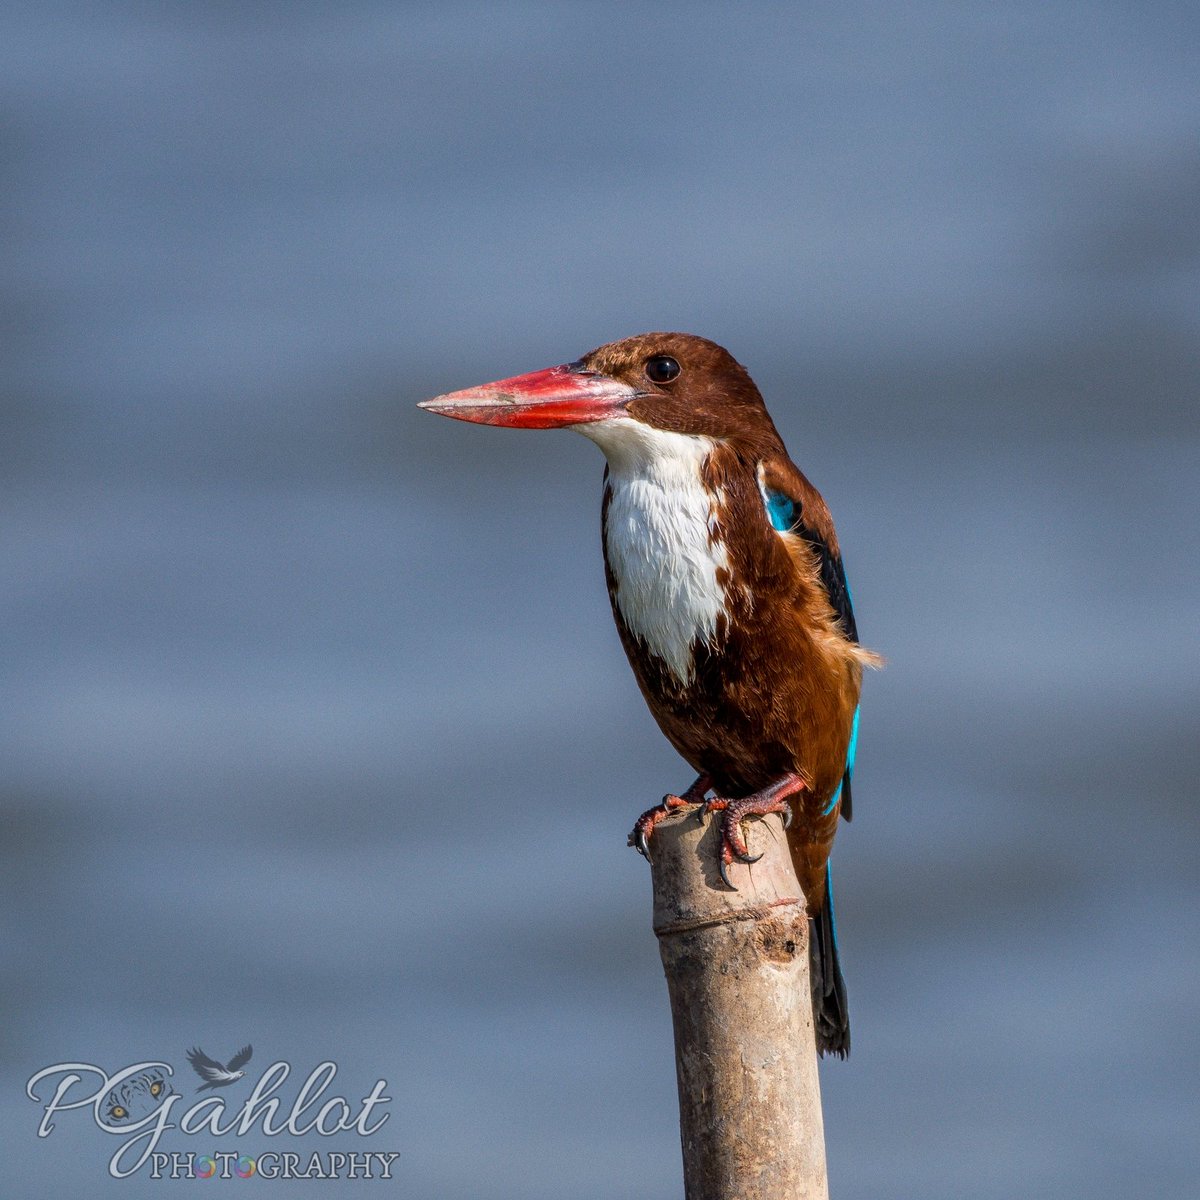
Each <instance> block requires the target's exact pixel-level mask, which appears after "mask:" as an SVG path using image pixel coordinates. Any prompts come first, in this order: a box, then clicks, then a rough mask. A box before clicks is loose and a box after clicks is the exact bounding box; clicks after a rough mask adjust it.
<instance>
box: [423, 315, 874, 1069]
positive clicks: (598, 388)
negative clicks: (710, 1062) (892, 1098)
mask: <svg viewBox="0 0 1200 1200" xmlns="http://www.w3.org/2000/svg"><path fill="white" fill-rule="evenodd" d="M423 407H426V408H429V409H431V410H432V411H435V412H440V413H443V414H444V415H447V416H452V417H458V418H459V419H463V420H469V421H475V422H481V423H486V424H496V425H508V426H512V427H517V428H551V427H570V428H573V429H576V430H577V431H578V432H580V433H583V434H584V435H585V436H588V437H590V438H592V440H594V441H596V442H597V443H598V444H599V445H600V447H601V448H602V449H603V450H604V452H605V455H606V457H607V459H608V465H607V467H606V469H605V477H604V496H603V504H602V516H601V520H602V530H603V544H604V557H605V573H606V578H607V582H608V591H609V598H610V600H611V603H612V609H613V615H614V617H615V619H616V624H617V629H618V632H619V634H620V637H621V643H622V645H623V646H624V648H625V653H626V655H627V656H628V658H629V662H630V664H631V666H632V667H633V671H634V675H635V676H636V678H637V682H638V686H639V687H640V688H641V691H642V694H643V696H644V697H645V699H646V703H647V704H648V706H649V708H650V711H651V712H652V713H653V715H654V717H655V720H656V721H657V722H658V724H659V726H660V728H661V729H662V731H663V733H664V734H665V735H666V737H667V738H668V740H669V741H670V742H671V744H672V745H673V746H674V747H675V749H676V750H678V752H679V753H680V754H681V755H682V756H683V758H684V759H685V760H686V761H687V762H688V763H689V764H690V765H691V766H692V767H693V768H694V769H695V770H696V772H697V775H698V778H697V780H696V782H695V783H694V784H693V785H692V786H691V787H690V788H689V789H688V790H687V791H686V792H684V793H683V794H682V796H671V797H667V798H666V800H664V804H663V805H661V806H657V807H656V808H655V809H652V810H650V811H649V812H647V813H646V814H644V815H643V816H642V818H640V819H639V822H638V824H637V826H635V829H634V833H633V834H631V835H630V836H631V842H632V843H633V844H636V845H638V846H639V848H640V849H642V850H643V851H645V850H646V847H647V843H648V841H649V839H651V837H652V833H653V828H654V825H655V824H656V823H657V821H658V820H659V819H661V818H662V816H664V815H665V814H666V813H667V812H670V811H674V810H675V809H676V808H678V807H680V806H681V805H682V804H684V803H703V805H704V808H705V810H706V811H716V810H720V809H724V817H723V818H722V820H723V821H724V823H725V828H724V832H725V837H724V842H723V846H724V849H723V857H722V863H721V868H722V875H723V876H724V875H725V867H726V865H727V864H728V863H729V862H730V861H732V860H733V859H740V860H742V861H747V860H746V857H745V854H746V851H745V844H744V842H743V840H742V837H741V834H740V828H739V825H740V821H741V820H742V819H743V817H745V816H746V815H748V814H751V813H763V812H774V811H784V810H785V809H786V810H787V811H788V812H789V814H790V815H792V817H793V819H792V821H791V824H790V827H789V830H788V844H789V848H790V850H791V854H792V859H793V862H794V864H795V867H796V872H797V875H798V876H799V879H800V883H801V886H802V887H803V888H804V892H805V898H806V900H807V902H808V907H809V912H810V915H811V916H812V918H813V922H814V935H815V936H814V937H813V939H812V945H813V989H814V1015H815V1020H816V1026H817V1040H818V1046H819V1047H820V1048H821V1050H822V1051H823V1052H829V1051H831V1052H833V1053H836V1054H840V1055H844V1054H846V1053H847V1052H848V1050H849V1045H850V1033H849V1018H848V1014H847V1010H846V997H845V987H844V984H843V982H842V977H841V971H840V967H839V965H838V958H837V945H836V937H835V932H834V926H833V915H832V895H831V891H830V885H829V872H828V862H829V853H830V850H831V848H832V846H833V839H834V834H835V833H836V830H837V825H838V818H839V815H842V814H844V815H845V816H846V818H847V819H849V816H850V811H849V809H850V772H851V770H852V767H853V752H854V740H855V734H856V730H857V710H858V701H859V691H860V688H861V683H862V671H863V667H864V665H869V664H873V663H874V662H876V661H877V660H876V659H875V656H874V655H872V654H871V653H870V652H869V651H865V650H864V649H863V648H862V647H861V646H860V645H859V644H858V631H857V627H856V624H855V621H854V614H853V611H852V608H851V604H850V594H849V589H848V587H847V586H846V580H845V573H844V571H843V568H842V561H841V553H840V549H839V546H838V540H837V533H836V531H835V530H834V525H833V520H832V518H831V517H830V514H829V510H828V508H827V507H826V505H825V502H824V500H823V499H822V498H821V496H820V493H819V492H818V491H817V490H816V488H815V487H813V485H812V484H811V483H810V482H809V481H808V480H807V479H806V478H805V476H804V475H803V474H802V473H801V472H800V471H799V470H798V469H797V467H796V466H795V465H794V464H793V463H792V462H791V460H790V459H789V458H788V455H787V451H786V449H785V447H784V444H783V441H782V439H781V438H780V436H779V433H778V431H777V430H776V428H775V425H774V422H773V421H772V420H771V417H770V415H769V414H768V412H767V409H766V406H765V405H764V403H763V400H762V396H761V395H760V394H759V391H758V388H757V387H756V386H755V385H754V382H753V380H752V379H751V378H750V376H749V374H748V373H747V372H746V370H745V368H744V367H742V366H741V364H739V363H738V362H737V361H736V360H735V359H734V358H733V357H732V356H731V355H730V354H729V353H728V351H726V350H724V349H723V348H722V347H720V346H718V345H716V344H715V343H713V342H710V341H707V340H706V339H704V338H698V337H694V336H692V335H689V334H680V333H649V334H642V335H640V336H638V337H633V338H626V339H624V340H623V341H619V342H613V343H611V344H609V345H606V346H601V347H600V348H598V349H596V350H593V351H592V352H591V353H590V354H587V355H585V356H584V357H583V358H582V359H579V360H578V361H576V362H573V363H568V364H566V365H564V366H562V367H554V368H550V369H548V370H546V371H539V372H534V373H533V374H531V375H525V376H518V377H515V378H512V379H507V380H501V381H499V382H498V383H495V384H487V385H484V386H483V387H479V388H471V389H467V390H466V391H463V392H456V393H452V394H450V395H447V396H442V397H438V398H436V399H435V400H431V401H426V402H425V404H424V405H423ZM710 790H711V791H712V792H714V793H715V795H714V797H713V798H712V799H707V798H706V797H707V794H708V792H709V791H710ZM789 804H790V808H789V807H788V806H789Z"/></svg>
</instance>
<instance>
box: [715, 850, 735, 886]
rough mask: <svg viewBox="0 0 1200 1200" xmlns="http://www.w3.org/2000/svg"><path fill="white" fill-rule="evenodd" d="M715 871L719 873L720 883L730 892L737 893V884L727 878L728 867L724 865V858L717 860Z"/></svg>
mask: <svg viewBox="0 0 1200 1200" xmlns="http://www.w3.org/2000/svg"><path fill="white" fill-rule="evenodd" d="M717 869H718V870H719V871H720V872H721V882H722V883H723V884H724V885H725V886H726V887H727V888H729V890H730V891H731V892H736V891H737V884H736V883H734V882H733V880H732V879H730V878H729V867H728V866H727V865H726V863H725V856H724V855H722V856H721V857H720V858H718V859H717Z"/></svg>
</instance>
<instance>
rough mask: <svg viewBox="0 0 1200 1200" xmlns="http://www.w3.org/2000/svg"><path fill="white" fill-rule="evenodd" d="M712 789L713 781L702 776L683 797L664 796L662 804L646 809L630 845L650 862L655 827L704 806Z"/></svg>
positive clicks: (639, 819) (633, 832) (631, 835)
mask: <svg viewBox="0 0 1200 1200" xmlns="http://www.w3.org/2000/svg"><path fill="white" fill-rule="evenodd" d="M710 787H712V780H711V779H709V777H708V776H707V775H701V776H699V777H698V778H697V780H696V782H695V783H693V784H692V786H691V787H690V788H688V790H687V791H686V792H684V793H683V795H682V796H664V797H663V798H662V803H661V804H656V805H655V806H654V807H653V808H648V809H646V811H645V812H644V813H642V815H641V816H640V817H638V819H637V821H636V822H634V826H633V831H632V832H631V833H630V835H629V845H631V846H632V847H633V848H634V849H635V850H636V851H637V852H638V853H639V854H640V855H641V856H642V857H643V858H644V859H645V860H646V861H647V862H649V861H650V835H651V834H652V833H653V832H654V827H655V826H656V825H657V824H658V823H659V821H661V820H663V818H664V817H669V816H670V815H671V814H672V813H673V812H678V811H679V810H680V809H681V808H691V807H692V806H694V805H697V804H703V803H704V796H705V793H707V791H708V789H709V788H710Z"/></svg>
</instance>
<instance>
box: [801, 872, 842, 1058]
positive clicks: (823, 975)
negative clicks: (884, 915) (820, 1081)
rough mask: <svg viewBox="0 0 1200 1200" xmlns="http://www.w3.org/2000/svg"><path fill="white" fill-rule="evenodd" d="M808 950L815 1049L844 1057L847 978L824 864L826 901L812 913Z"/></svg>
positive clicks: (831, 891)
mask: <svg viewBox="0 0 1200 1200" xmlns="http://www.w3.org/2000/svg"><path fill="white" fill-rule="evenodd" d="M811 922H812V928H811V930H810V933H811V935H812V936H811V937H810V938H809V954H810V958H811V972H812V1005H813V1023H814V1024H815V1025H816V1030H817V1050H818V1052H819V1053H821V1054H823V1055H824V1054H836V1055H837V1056H838V1058H845V1057H846V1056H847V1055H848V1054H849V1053H850V1009H849V1008H848V1006H847V1004H846V981H845V980H844V979H843V978H842V968H841V966H840V965H839V964H838V949H837V922H836V921H835V920H834V917H833V880H832V878H831V876H830V873H829V867H828V866H826V868H825V903H824V904H823V905H821V908H820V909H819V911H817V912H815V913H813V915H812V917H811Z"/></svg>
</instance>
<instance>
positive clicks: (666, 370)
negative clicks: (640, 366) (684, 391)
mask: <svg viewBox="0 0 1200 1200" xmlns="http://www.w3.org/2000/svg"><path fill="white" fill-rule="evenodd" d="M678 375H679V364H678V363H677V362H676V361H675V360H674V359H673V358H671V357H670V356H669V355H667V354H656V355H655V356H654V357H653V358H648V359H646V378H647V379H649V380H650V382H651V383H670V382H671V380H672V379H675V378H676V377H677V376H678Z"/></svg>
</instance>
